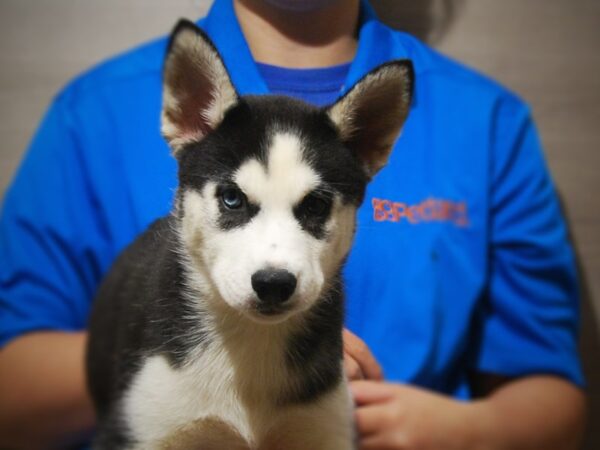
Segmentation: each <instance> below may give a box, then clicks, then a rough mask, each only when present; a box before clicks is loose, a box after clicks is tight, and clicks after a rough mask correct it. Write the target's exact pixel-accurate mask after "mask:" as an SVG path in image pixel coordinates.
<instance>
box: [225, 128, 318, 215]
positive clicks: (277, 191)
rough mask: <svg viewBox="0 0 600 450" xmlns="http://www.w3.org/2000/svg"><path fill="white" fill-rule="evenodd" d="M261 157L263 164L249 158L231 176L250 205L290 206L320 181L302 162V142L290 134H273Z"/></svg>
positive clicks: (288, 132) (298, 137)
mask: <svg viewBox="0 0 600 450" xmlns="http://www.w3.org/2000/svg"><path fill="white" fill-rule="evenodd" d="M265 156H266V157H265V160H266V165H265V164H264V163H261V162H259V161H258V159H254V158H251V159H249V160H247V161H246V162H244V163H243V164H242V165H241V166H240V167H239V169H238V170H237V171H236V172H235V175H234V177H233V178H234V181H235V182H236V184H237V185H238V186H239V187H240V188H241V189H242V190H243V191H244V192H245V194H246V195H247V196H248V198H249V199H250V200H251V201H253V202H257V203H261V204H263V205H265V204H268V203H271V204H294V203H296V202H297V201H299V200H300V199H302V198H303V197H304V196H305V195H306V194H307V193H309V192H310V191H312V190H313V189H315V188H316V187H317V186H318V185H319V183H320V181H321V180H320V177H319V175H318V174H317V172H315V170H314V169H312V168H311V167H310V166H309V165H308V164H307V163H306V161H305V160H304V159H303V143H302V139H301V138H300V136H298V135H296V134H294V133H293V132H290V131H286V132H275V133H274V134H273V136H272V139H271V140H270V144H269V146H268V148H267V149H266V152H265Z"/></svg>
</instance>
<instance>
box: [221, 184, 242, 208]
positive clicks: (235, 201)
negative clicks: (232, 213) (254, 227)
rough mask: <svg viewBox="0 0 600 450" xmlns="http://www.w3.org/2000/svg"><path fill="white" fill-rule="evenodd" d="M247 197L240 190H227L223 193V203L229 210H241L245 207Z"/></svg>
mask: <svg viewBox="0 0 600 450" xmlns="http://www.w3.org/2000/svg"><path fill="white" fill-rule="evenodd" d="M244 200H245V196H244V194H243V193H242V191H240V190H239V189H236V188H226V189H225V190H223V192H221V201H222V202H223V205H225V207H226V208H228V209H239V208H241V207H242V206H243V205H244Z"/></svg>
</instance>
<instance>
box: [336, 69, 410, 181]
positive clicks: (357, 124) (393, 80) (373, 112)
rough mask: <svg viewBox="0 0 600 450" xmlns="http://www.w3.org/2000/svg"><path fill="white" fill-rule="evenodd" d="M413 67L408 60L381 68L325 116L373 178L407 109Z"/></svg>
mask: <svg viewBox="0 0 600 450" xmlns="http://www.w3.org/2000/svg"><path fill="white" fill-rule="evenodd" d="M413 80H414V75H413V66H412V63H411V62H410V61H408V60H399V61H393V62H389V63H386V64H384V65H381V66H379V67H377V68H375V69H373V70H372V71H371V72H369V73H368V74H367V75H365V77H363V78H362V79H361V80H360V81H359V82H358V83H356V85H354V87H353V88H352V89H351V90H350V91H349V92H348V93H347V94H346V95H345V96H343V97H342V98H341V99H339V100H338V101H337V102H336V103H334V104H333V105H331V106H330V107H329V108H328V109H327V114H328V115H329V117H330V119H331V120H332V121H333V123H334V124H335V125H336V126H337V128H338V131H339V133H340V136H341V138H342V140H343V141H344V142H345V143H346V145H348V146H349V147H350V149H351V150H352V151H353V152H354V154H355V156H356V157H357V158H358V160H359V161H360V162H361V164H362V165H363V168H364V170H365V172H366V173H367V175H368V176H369V178H372V177H373V176H374V175H375V174H376V173H377V172H378V171H379V170H380V169H381V168H382V167H383V166H385V164H386V163H387V161H388V158H389V155H390V152H391V151H392V147H393V145H394V142H395V141H396V138H397V137H398V134H399V133H400V130H401V128H402V125H403V124H404V121H405V120H406V117H407V116H408V111H409V108H410V102H411V97H412V91H413V82H414V81H413Z"/></svg>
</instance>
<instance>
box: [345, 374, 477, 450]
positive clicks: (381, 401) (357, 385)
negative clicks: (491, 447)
mask: <svg viewBox="0 0 600 450" xmlns="http://www.w3.org/2000/svg"><path fill="white" fill-rule="evenodd" d="M350 389H351V391H352V394H353V395H354V400H355V402H356V410H355V420H356V426H357V429H358V433H359V449H360V450H412V449H419V450H429V449H434V450H451V449H452V450H453V449H460V450H467V449H469V448H472V445H473V439H474V430H476V427H477V420H478V414H476V407H475V406H473V404H470V403H462V402H459V401H456V400H454V399H451V398H449V397H445V396H443V395H439V394H435V393H432V392H429V391H426V390H424V389H420V388H416V387H411V386H406V385H401V384H393V383H384V382H381V381H361V380H359V381H353V382H351V383H350Z"/></svg>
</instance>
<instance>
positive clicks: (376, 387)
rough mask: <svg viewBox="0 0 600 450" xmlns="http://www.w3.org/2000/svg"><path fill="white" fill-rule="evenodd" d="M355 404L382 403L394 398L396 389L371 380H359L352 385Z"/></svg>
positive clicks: (351, 389)
mask: <svg viewBox="0 0 600 450" xmlns="http://www.w3.org/2000/svg"><path fill="white" fill-rule="evenodd" d="M350 391H351V392H352V396H353V397H354V402H355V403H356V404H357V405H359V406H361V405H369V404H372V403H381V402H384V401H387V400H389V399H391V398H392V397H393V396H394V387H393V385H390V384H388V383H383V382H381V381H371V380H357V381H352V382H351V383H350Z"/></svg>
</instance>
